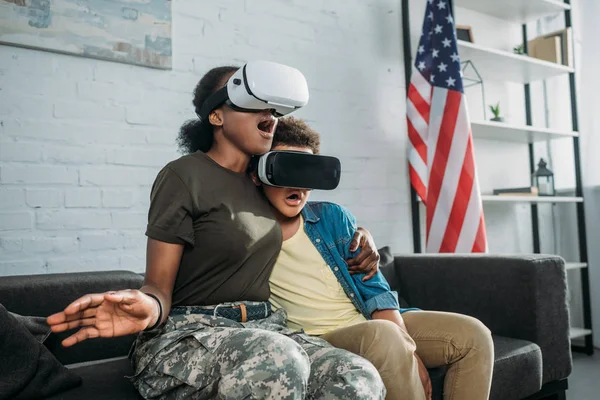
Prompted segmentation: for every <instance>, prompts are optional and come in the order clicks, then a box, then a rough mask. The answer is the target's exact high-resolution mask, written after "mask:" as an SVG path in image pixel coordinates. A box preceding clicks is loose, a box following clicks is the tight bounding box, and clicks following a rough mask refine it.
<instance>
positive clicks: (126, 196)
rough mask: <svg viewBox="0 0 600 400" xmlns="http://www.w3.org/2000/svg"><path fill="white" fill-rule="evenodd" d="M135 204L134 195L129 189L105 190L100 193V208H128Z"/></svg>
mask: <svg viewBox="0 0 600 400" xmlns="http://www.w3.org/2000/svg"><path fill="white" fill-rule="evenodd" d="M135 202H136V193H135V192H134V191H133V190H129V189H125V188H122V189H106V190H103V191H102V207H106V208H129V207H132V206H133V205H134V204H135Z"/></svg>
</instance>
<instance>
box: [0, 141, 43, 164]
mask: <svg viewBox="0 0 600 400" xmlns="http://www.w3.org/2000/svg"><path fill="white" fill-rule="evenodd" d="M41 159H42V149H41V146H40V145H39V144H37V143H16V142H0V160H2V161H25V162H39V161H40V160H41Z"/></svg>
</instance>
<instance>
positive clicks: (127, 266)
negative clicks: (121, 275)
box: [120, 254, 146, 273]
mask: <svg viewBox="0 0 600 400" xmlns="http://www.w3.org/2000/svg"><path fill="white" fill-rule="evenodd" d="M120 267H121V269H122V270H124V271H133V272H138V273H139V272H143V271H144V270H145V269H146V258H145V257H144V255H143V254H139V255H125V256H121V259H120Z"/></svg>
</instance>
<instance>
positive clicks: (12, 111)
mask: <svg viewBox="0 0 600 400" xmlns="http://www.w3.org/2000/svg"><path fill="white" fill-rule="evenodd" d="M33 110H35V116H36V118H44V119H49V118H52V113H53V106H52V102H51V101H50V100H48V99H47V98H45V97H41V96H29V95H27V94H15V93H8V91H6V90H1V91H0V117H1V116H7V117H15V118H16V117H20V116H23V115H30V114H31V113H32V112H33Z"/></svg>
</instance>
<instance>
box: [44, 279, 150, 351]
mask: <svg viewBox="0 0 600 400" xmlns="http://www.w3.org/2000/svg"><path fill="white" fill-rule="evenodd" d="M158 317H159V305H158V303H157V302H156V300H155V299H153V298H152V297H150V296H148V295H146V294H144V293H142V292H141V291H139V290H120V291H116V292H106V293H95V294H88V295H85V296H83V297H80V298H79V299H77V300H75V301H74V302H73V303H71V304H70V305H69V306H67V308H65V309H64V310H63V311H62V312H59V313H56V314H53V315H51V316H49V317H48V318H47V320H46V321H47V322H48V325H50V329H51V330H52V332H64V331H66V330H69V329H74V328H81V329H79V330H78V331H77V332H76V333H74V334H73V335H71V336H69V337H68V338H66V339H65V340H63V342H62V345H63V346H65V347H69V346H73V345H74V344H77V343H79V342H82V341H84V340H86V339H91V338H97V337H104V338H111V337H116V336H125V335H130V334H134V333H138V332H141V331H143V330H144V329H146V328H148V327H149V326H152V325H153V324H154V323H155V322H156V321H157V320H158Z"/></svg>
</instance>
